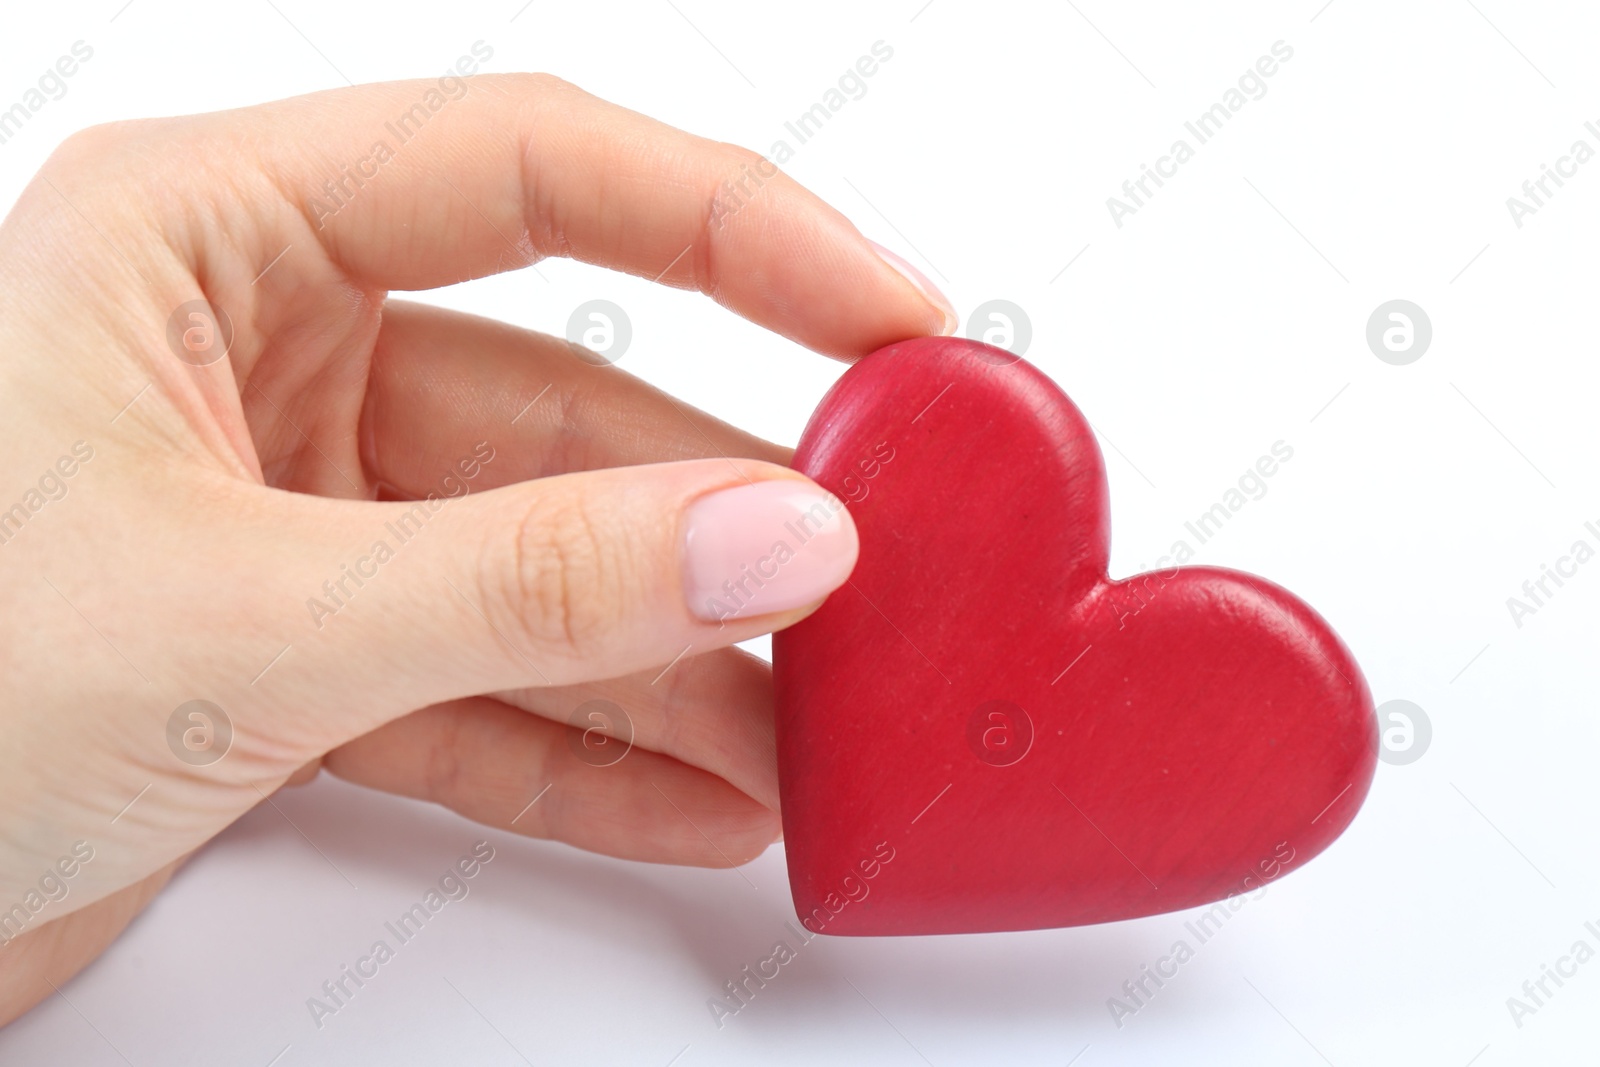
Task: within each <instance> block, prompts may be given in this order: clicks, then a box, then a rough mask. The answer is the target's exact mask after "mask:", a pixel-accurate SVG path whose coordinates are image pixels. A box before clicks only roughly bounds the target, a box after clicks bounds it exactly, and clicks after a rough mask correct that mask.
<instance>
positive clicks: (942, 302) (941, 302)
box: [867, 240, 961, 337]
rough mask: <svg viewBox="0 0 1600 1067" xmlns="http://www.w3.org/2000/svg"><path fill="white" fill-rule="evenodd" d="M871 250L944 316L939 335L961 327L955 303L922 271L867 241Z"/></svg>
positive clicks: (948, 334)
mask: <svg viewBox="0 0 1600 1067" xmlns="http://www.w3.org/2000/svg"><path fill="white" fill-rule="evenodd" d="M867 244H869V245H871V246H872V250H873V251H874V252H876V253H878V257H879V258H880V259H882V260H883V261H884V262H885V263H887V264H889V266H891V267H893V268H894V269H895V270H896V271H897V272H898V273H899V274H900V276H901V277H902V278H904V279H905V280H906V281H908V282H910V283H911V284H912V285H914V286H916V289H917V292H919V293H921V294H922V297H923V299H924V300H926V301H927V302H928V303H930V304H932V305H933V307H934V309H935V310H936V311H938V312H939V314H941V315H943V316H944V324H943V325H942V326H940V327H939V335H940V336H942V337H950V336H953V335H954V334H955V332H956V331H957V330H958V329H960V328H961V316H959V315H957V314H956V309H955V305H953V304H951V303H950V298H949V297H947V296H945V295H944V294H943V293H941V292H940V291H939V287H938V286H937V285H934V284H933V282H931V281H929V280H928V276H927V275H926V274H924V273H922V272H921V271H920V270H918V269H917V268H915V267H913V266H912V265H911V264H910V263H908V262H906V261H905V260H904V259H903V258H901V257H900V256H898V255H896V254H895V253H893V252H891V251H889V250H888V249H887V248H885V247H883V246H882V245H880V244H879V243H878V242H876V241H870V240H869V241H868V242H867Z"/></svg>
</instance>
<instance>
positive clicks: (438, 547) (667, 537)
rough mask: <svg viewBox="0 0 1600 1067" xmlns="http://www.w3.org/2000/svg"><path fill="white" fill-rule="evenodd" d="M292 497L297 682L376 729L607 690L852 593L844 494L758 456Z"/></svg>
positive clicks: (850, 527)
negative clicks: (401, 496) (497, 697)
mask: <svg viewBox="0 0 1600 1067" xmlns="http://www.w3.org/2000/svg"><path fill="white" fill-rule="evenodd" d="M301 499H302V501H303V506H304V507H307V508H310V509H313V510H316V511H319V512H322V513H323V514H321V515H319V516H315V517H314V519H315V520H316V521H314V522H313V523H312V524H311V529H313V530H314V539H315V541H316V542H317V544H316V546H315V547H314V548H313V550H312V551H310V552H309V553H306V555H305V556H304V557H297V559H296V563H295V564H294V566H295V567H296V568H297V569H298V571H299V577H298V581H299V583H300V585H301V586H302V587H304V588H306V589H307V590H308V591H309V595H308V596H307V599H306V603H305V606H304V612H303V615H302V616H301V617H302V620H303V625H304V628H305V640H304V644H305V647H304V650H303V651H304V652H306V653H308V654H307V655H302V656H301V657H300V658H299V663H300V664H301V665H302V666H301V671H302V672H303V673H304V674H305V676H306V680H307V681H311V682H313V683H314V684H315V686H316V688H317V689H319V690H320V691H321V692H323V693H324V694H325V693H326V692H327V689H328V686H330V685H334V684H336V685H338V686H339V687H341V688H344V689H347V690H348V688H349V687H351V686H352V683H354V687H355V688H357V689H359V690H360V692H361V694H362V696H363V697H364V699H361V700H359V701H358V703H359V704H361V705H365V706H367V707H369V708H371V709H372V713H373V714H375V715H377V716H378V717H379V718H380V720H381V719H387V718H392V717H393V716H395V715H399V714H402V713H404V712H406V711H410V710H412V709H415V708H417V707H421V706H424V705H427V704H433V703H438V702H440V701H444V700H451V699H456V698H459V697H464V696H471V695H474V694H479V693H486V692H496V691H499V690H505V689H516V688H523V687H528V686H544V685H551V686H555V685H571V684H574V683H578V682H584V681H592V680H597V679H603V678H613V677H618V676H620V675H623V674H628V673H632V672H636V671H641V670H645V669H647V668H650V667H654V666H661V665H664V664H668V663H671V662H673V661H675V660H677V659H679V658H682V657H685V656H691V655H697V654H699V653H702V652H707V651H710V650H711V649H715V648H720V647H723V646H725V645H730V644H733V643H735V642H737V641H743V640H746V639H747V638H750V637H754V636H757V635H759V634H763V633H768V632H770V631H772V630H775V629H781V628H783V627H784V626H787V625H789V624H791V623H793V622H795V621H797V620H799V619H800V618H803V617H804V616H805V615H806V614H808V613H809V612H810V611H812V610H814V609H815V608H816V606H817V605H818V604H820V603H821V601H822V599H823V598H824V597H825V596H827V595H828V593H830V592H831V591H832V590H834V589H835V588H837V587H838V586H840V585H842V584H843V583H844V582H845V580H846V579H847V578H848V577H849V575H850V571H851V569H852V568H853V567H854V565H855V560H856V551H857V541H856V531H855V525H854V523H853V522H852V521H851V519H850V515H849V512H848V511H847V510H846V509H845V504H844V501H842V500H840V499H839V498H838V497H836V496H834V495H833V494H832V493H829V492H828V491H826V490H824V489H822V488H821V487H819V486H817V485H816V484H815V483H813V482H812V481H810V480H809V479H807V478H805V477H804V476H802V475H800V474H798V473H796V472H794V471H791V470H789V469H788V468H785V467H781V466H777V465H774V464H769V463H762V462H758V461H754V460H738V459H733V460H723V459H717V460H693V461H689V462H682V463H665V464H656V465H650V466H642V467H623V468H614V469H608V470H600V471H592V472H585V473H580V474H567V475H561V476H558V477H552V478H544V479H539V480H536V481H531V482H523V483H520V484H517V485H511V486H506V487H503V488H499V489H494V490H490V491H487V492H482V493H475V494H470V495H466V496H460V497H437V496H434V497H430V498H428V499H426V500H421V501H414V502H401V503H373V502H361V503H353V502H349V501H337V500H325V499H320V498H309V497H308V498H301ZM308 558H309V560H310V562H308ZM308 568H309V569H308ZM361 717H362V718H366V716H361ZM374 725H377V723H375V722H370V721H368V722H365V723H361V724H345V729H344V730H342V731H341V732H342V733H345V734H348V736H355V735H356V734H357V733H360V732H364V730H365V729H370V728H371V727H372V726H374ZM352 726H355V727H357V728H356V729H351V727H352Z"/></svg>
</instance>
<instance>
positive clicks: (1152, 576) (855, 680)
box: [773, 338, 1378, 935]
mask: <svg viewBox="0 0 1600 1067" xmlns="http://www.w3.org/2000/svg"><path fill="white" fill-rule="evenodd" d="M795 466H796V467H797V468H798V469H800V470H801V471H804V472H805V473H806V474H808V475H809V476H811V477H812V478H813V479H815V480H816V481H817V482H818V483H820V484H821V485H823V486H824V487H826V488H827V489H829V490H830V491H831V492H833V493H834V494H836V495H837V496H838V497H840V498H841V499H842V500H843V501H844V502H845V503H846V504H848V506H849V508H850V513H851V515H852V516H853V517H854V518H855V522H856V526H857V528H858V530H859V532H860V537H861V557H860V561H859V562H858V563H857V565H856V569H855V573H854V574H853V575H852V576H851V578H850V581H849V583H848V584H846V585H845V586H844V587H843V588H841V589H840V590H838V591H837V592H836V593H834V594H833V596H831V597H830V598H829V599H828V601H827V602H826V603H825V604H824V605H823V606H822V607H821V608H820V609H819V610H818V611H817V612H816V613H815V614H813V615H812V616H811V617H809V618H807V619H805V620H804V621H803V622H800V623H798V624H797V625H795V626H793V627H791V628H790V629H788V630H785V631H783V632H782V633H779V634H778V635H776V637H775V638H774V640H773V668H774V672H775V674H776V681H777V698H778V712H777V715H778V718H777V726H778V767H779V780H780V783H781V787H782V801H783V830H784V842H785V848H786V850H787V853H788V863H789V881H790V886H791V888H792V890H793V893H794V901H795V908H796V911H797V913H798V914H799V916H800V917H801V919H802V921H803V922H804V923H805V925H806V926H807V927H808V928H809V929H811V930H812V931H815V932H819V933H829V934H856V935H867V934H942V933H959V932H977V931H986V930H1025V929H1035V928H1041V927H1053V926H1075V925H1080V924H1085V923H1100V922H1109V921H1112V920H1116V919H1127V918H1132V917H1135V916H1140V915H1151V914H1156V913H1159V912H1167V911H1174V910H1178V909H1181V908H1188V907H1192V906H1194V905H1197V904H1204V903H1208V902H1210V901H1215V900H1221V899H1222V898H1224V897H1230V896H1233V895H1236V894H1238V893H1241V892H1245V891H1249V890H1253V889H1256V888H1259V887H1261V886H1264V885H1265V884H1266V883H1267V882H1270V881H1271V880H1273V879H1275V878H1278V877H1281V876H1282V875H1283V874H1284V873H1285V872H1286V871H1288V870H1290V869H1293V868H1294V867H1297V866H1299V865H1300V864H1302V863H1304V862H1305V861H1306V860H1308V859H1310V858H1311V857H1312V856H1314V855H1316V854H1317V853H1318V852H1321V851H1322V850H1323V849H1324V848H1326V847H1327V846H1328V844H1329V843H1330V842H1332V841H1333V839H1334V838H1336V837H1337V836H1338V835H1339V833H1340V832H1341V831H1342V830H1343V829H1344V828H1345V827H1346V826H1347V825H1348V824H1349V823H1350V820H1351V819H1352V818H1354V816H1355V813H1356V810H1357V809H1358V808H1359V807H1360V805H1361V801H1362V799H1363V798H1364V797H1365V796H1366V793H1367V787H1368V786H1369V785H1370V784H1371V781H1372V774H1373V770H1374V767H1375V765H1376V759H1377V751H1378V738H1377V724H1376V720H1375V717H1374V715H1373V710H1372V697H1371V695H1370V694H1369V692H1368V690H1367V686H1366V682H1365V681H1364V680H1363V678H1362V677H1361V672H1360V670H1359V669H1358V668H1357V667H1356V664H1355V661H1354V659H1353V658H1352V657H1351V655H1350V652H1349V650H1348V649H1346V648H1345V647H1344V645H1343V643H1342V642H1341V641H1340V640H1339V638H1338V637H1337V636H1335V635H1334V633H1333V631H1332V630H1331V629H1329V627H1328V625H1327V623H1325V622H1324V621H1323V620H1322V618H1321V617H1320V616H1318V615H1317V614H1316V613H1315V612H1314V611H1312V610H1311V608H1310V607H1308V606H1307V605H1305V604H1304V603H1302V602H1301V601H1300V600H1298V599H1296V598H1295V597H1294V596H1292V595H1291V594H1289V593H1288V592H1286V591H1285V590H1283V589H1281V588H1280V587H1278V586H1275V585H1273V584H1271V583H1269V582H1266V581H1264V580H1262V579H1260V578H1255V577H1252V576H1250V575H1247V574H1242V573H1239V572H1237V571H1228V570H1221V569H1217V568H1211V567H1191V566H1184V567H1181V568H1169V569H1167V570H1165V571H1160V572H1151V573H1149V574H1145V575H1139V576H1136V577H1134V578H1130V579H1127V580H1123V581H1112V580H1110V579H1109V578H1108V577H1107V576H1106V559H1107V546H1108V542H1109V531H1110V524H1109V521H1108V514H1107V502H1106V481H1105V470H1104V467H1103V465H1102V463H1101V460H1100V452H1099V449H1098V448H1097V447H1096V445H1095V442H1094V437H1093V434H1092V432H1091V430H1090V428H1089V425H1088V423H1087V422H1086V421H1085V420H1084V418H1083V416H1082V415H1081V414H1079V412H1078V410H1077V408H1076V407H1074V406H1073V404H1072V402H1071V401H1070V400H1068V399H1067V397H1066V395H1065V394H1064V393H1062V392H1061V390H1060V389H1058V388H1057V387H1056V385H1055V384H1054V383H1053V382H1051V381H1050V379H1049V378H1047V377H1045V376H1044V375H1043V374H1041V373H1040V372H1039V371H1037V370H1035V369H1034V368H1033V367H1031V366H1029V365H1028V364H1026V363H1024V362H1021V361H1020V360H1018V359H1016V357H1014V356H1012V355H1010V354H1009V353H1007V352H1004V351H1002V350H1000V349H995V348H990V347H988V346H986V345H981V344H978V343H976V342H971V341H965V340H961V339H950V338H922V339H919V340H914V341H906V342H904V343H901V344H896V345H891V346H889V347H888V348H884V349H881V350H879V351H877V352H875V353H873V354H872V355H870V356H868V357H867V358H866V359H864V360H862V361H861V362H860V363H858V364H857V365H856V366H854V367H852V368H851V369H850V370H849V371H847V372H846V373H845V374H844V376H843V377H842V378H841V379H840V380H839V382H838V384H837V385H835V386H834V388H833V389H832V390H831V391H830V392H829V393H828V395H827V396H826V397H825V398H824V399H823V401H822V404H821V406H820V407H819V408H818V409H817V412H816V413H815V415H813V416H812V419H811V423H810V425H809V426H808V427H807V428H806V432H805V434H804V435H803V437H802V438H801V442H800V447H799V451H798V452H797V453H796V456H795ZM804 533H805V531H804V529H801V530H799V531H797V533H796V536H797V537H801V539H803V534H804ZM1163 566H1165V563H1163Z"/></svg>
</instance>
